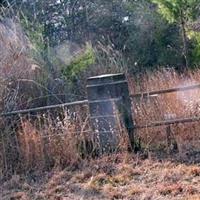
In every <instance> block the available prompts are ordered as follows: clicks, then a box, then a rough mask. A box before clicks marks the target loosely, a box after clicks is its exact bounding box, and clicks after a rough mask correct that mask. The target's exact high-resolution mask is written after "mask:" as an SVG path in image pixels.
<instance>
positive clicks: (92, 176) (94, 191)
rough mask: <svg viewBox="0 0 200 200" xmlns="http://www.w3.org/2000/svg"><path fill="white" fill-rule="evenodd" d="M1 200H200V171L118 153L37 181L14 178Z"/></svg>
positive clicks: (39, 175)
mask: <svg viewBox="0 0 200 200" xmlns="http://www.w3.org/2000/svg"><path fill="white" fill-rule="evenodd" d="M1 191H2V193H1V194H2V196H1V199H2V200H7V199H12V200H18V199H20V200H33V199H35V200H47V199H48V200H80V199H85V200H87V199H88V200H89V199H94V200H98V199H99V200H100V199H102V200H104V199H126V200H155V199H156V200H157V199H159V200H168V199H172V200H199V199H200V166H199V165H195V164H190V165H188V164H183V163H180V162H177V161H175V160H170V159H168V160H167V159H166V160H162V161H161V160H158V159H156V158H153V157H152V158H149V159H141V158H140V157H139V156H136V155H130V154H118V155H114V156H113V155H112V156H108V157H106V156H105V157H103V158H101V159H98V160H90V161H86V160H85V161H82V162H80V163H79V164H78V165H77V166H76V167H75V168H74V166H73V167H72V166H68V167H67V168H66V169H64V170H61V169H59V168H57V169H54V170H52V171H51V172H48V173H42V172H39V171H38V172H37V173H35V174H32V176H25V175H24V176H19V175H13V176H12V178H11V179H10V180H9V181H6V182H4V183H3V184H2V185H1Z"/></svg>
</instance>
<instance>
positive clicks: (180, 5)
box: [152, 0, 199, 23]
mask: <svg viewBox="0 0 200 200" xmlns="http://www.w3.org/2000/svg"><path fill="white" fill-rule="evenodd" d="M152 2H153V3H155V4H157V5H158V10H159V12H160V14H161V15H162V16H163V17H164V18H165V19H167V20H168V21H169V22H170V23H174V22H179V21H180V18H181V17H184V19H185V20H187V21H188V20H190V19H194V18H196V15H197V13H198V12H197V10H198V5H199V0H152Z"/></svg>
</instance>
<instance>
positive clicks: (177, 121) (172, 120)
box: [134, 117, 200, 129]
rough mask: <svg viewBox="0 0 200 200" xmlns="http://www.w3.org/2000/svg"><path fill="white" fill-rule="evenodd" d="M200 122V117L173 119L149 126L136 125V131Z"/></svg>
mask: <svg viewBox="0 0 200 200" xmlns="http://www.w3.org/2000/svg"><path fill="white" fill-rule="evenodd" d="M197 121H200V117H191V118H181V119H171V120H165V121H156V122H152V123H150V124H147V125H138V126H137V125H136V126H135V127H134V128H135V129H143V128H151V127H156V126H165V125H171V124H178V123H189V122H197Z"/></svg>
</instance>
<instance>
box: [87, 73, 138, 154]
mask: <svg viewBox="0 0 200 200" xmlns="http://www.w3.org/2000/svg"><path fill="white" fill-rule="evenodd" d="M87 94H88V103H89V110H90V119H91V120H90V121H91V125H92V128H93V131H94V134H95V137H96V138H97V141H98V143H99V151H100V153H110V152H111V151H113V150H115V149H116V148H117V145H118V140H117V136H116V135H115V130H116V127H117V124H116V123H117V119H116V115H115V114H114V113H115V109H117V111H118V113H119V116H120V121H122V122H123V125H124V127H126V129H127V132H128V135H129V139H130V145H131V147H133V145H134V134H133V128H134V127H133V119H132V111H131V101H130V97H129V89H128V82H127V80H126V77H125V75H124V74H107V75H101V76H96V77H91V78H89V79H88V82H87Z"/></svg>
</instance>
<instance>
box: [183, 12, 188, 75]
mask: <svg viewBox="0 0 200 200" xmlns="http://www.w3.org/2000/svg"><path fill="white" fill-rule="evenodd" d="M181 32H182V42H183V50H182V54H183V60H184V69H183V71H184V70H186V69H188V67H189V63H188V48H187V35H186V28H185V20H184V17H183V14H182V13H181Z"/></svg>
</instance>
